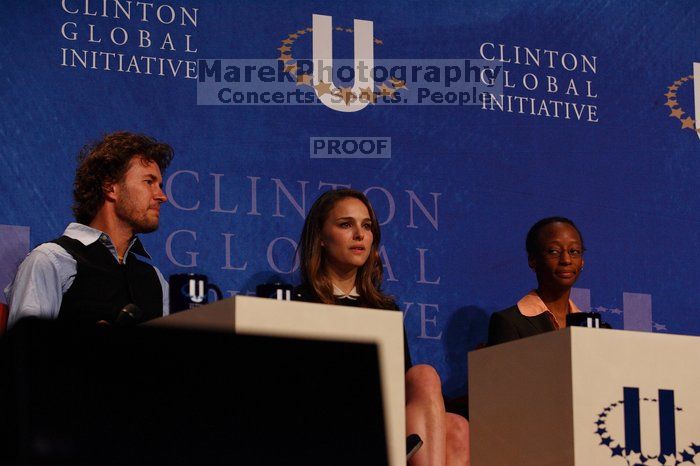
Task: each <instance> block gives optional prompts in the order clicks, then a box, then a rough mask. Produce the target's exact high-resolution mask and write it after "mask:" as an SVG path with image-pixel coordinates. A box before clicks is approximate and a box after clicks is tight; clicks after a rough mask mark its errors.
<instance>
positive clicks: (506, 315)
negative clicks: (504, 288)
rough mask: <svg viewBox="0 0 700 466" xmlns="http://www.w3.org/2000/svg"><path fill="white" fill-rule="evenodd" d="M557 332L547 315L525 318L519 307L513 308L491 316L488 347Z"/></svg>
mask: <svg viewBox="0 0 700 466" xmlns="http://www.w3.org/2000/svg"><path fill="white" fill-rule="evenodd" d="M552 330H556V328H555V327H554V324H552V321H551V320H550V318H549V316H548V315H547V314H545V313H542V314H540V315H537V316H535V317H525V316H524V315H522V314H521V313H520V310H519V309H518V306H512V307H509V308H508V309H504V310H502V311H499V312H494V313H493V314H491V320H490V321H489V339H488V346H493V345H497V344H499V343H506V342H508V341H513V340H518V339H520V338H525V337H531V336H533V335H539V334H541V333H545V332H550V331H552Z"/></svg>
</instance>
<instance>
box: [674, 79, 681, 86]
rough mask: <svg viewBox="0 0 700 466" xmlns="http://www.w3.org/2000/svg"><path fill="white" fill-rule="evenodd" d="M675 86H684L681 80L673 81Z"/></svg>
mask: <svg viewBox="0 0 700 466" xmlns="http://www.w3.org/2000/svg"><path fill="white" fill-rule="evenodd" d="M673 84H675V85H676V86H680V85H681V84H683V81H681V80H680V79H679V80H678V81H673Z"/></svg>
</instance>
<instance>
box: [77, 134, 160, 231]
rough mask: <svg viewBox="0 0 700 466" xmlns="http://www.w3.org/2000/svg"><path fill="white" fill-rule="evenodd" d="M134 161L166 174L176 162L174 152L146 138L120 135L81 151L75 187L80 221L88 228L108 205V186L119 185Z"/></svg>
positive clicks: (97, 142) (91, 144) (140, 135)
mask: <svg viewBox="0 0 700 466" xmlns="http://www.w3.org/2000/svg"><path fill="white" fill-rule="evenodd" d="M134 157H141V158H143V159H144V160H147V161H149V162H155V163H156V164H157V165H158V167H160V169H161V171H165V169H166V168H167V167H168V165H170V161H171V160H172V159H173V148H172V147H170V146H169V145H168V144H165V143H162V142H158V141H156V140H155V139H153V138H152V137H150V136H146V135H145V134H137V133H129V132H126V131H119V132H116V133H111V134H108V135H106V136H105V137H103V138H102V139H100V140H99V141H95V142H93V143H90V144H87V145H85V146H84V147H83V148H82V149H81V150H80V153H79V154H78V169H77V170H76V172H75V182H74V183H73V200H74V203H73V214H74V215H75V219H76V221H78V222H79V223H82V224H84V225H88V224H89V223H90V222H91V221H92V220H93V219H94V218H95V215H97V211H98V210H99V209H100V207H102V204H104V202H105V191H104V189H105V185H106V184H108V183H117V182H119V181H120V180H121V179H122V178H123V176H124V174H125V173H126V170H127V169H128V168H129V162H131V159H132V158H134Z"/></svg>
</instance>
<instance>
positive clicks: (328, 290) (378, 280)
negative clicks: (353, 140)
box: [298, 189, 395, 309]
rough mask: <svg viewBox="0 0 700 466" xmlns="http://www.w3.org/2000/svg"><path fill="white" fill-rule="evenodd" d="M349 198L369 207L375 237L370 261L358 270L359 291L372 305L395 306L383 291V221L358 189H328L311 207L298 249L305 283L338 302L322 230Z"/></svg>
mask: <svg viewBox="0 0 700 466" xmlns="http://www.w3.org/2000/svg"><path fill="white" fill-rule="evenodd" d="M349 197H350V198H355V199H357V200H359V201H361V202H362V203H363V204H364V205H365V207H367V211H368V212H369V216H370V221H371V225H372V227H371V228H372V236H373V240H372V248H371V250H370V253H369V257H368V258H367V262H365V263H364V265H362V267H360V268H359V269H358V271H357V277H356V279H355V286H356V287H357V292H358V293H359V294H360V296H361V297H362V299H363V300H364V301H365V302H366V304H367V305H368V306H369V307H375V308H378V309H392V308H394V307H395V304H394V301H393V299H392V298H391V296H388V295H385V294H384V293H382V291H381V284H382V275H383V268H382V259H381V257H380V256H379V241H380V239H381V232H380V231H379V221H377V216H376V215H375V213H374V209H372V205H371V204H370V203H369V200H368V199H367V196H365V195H364V194H363V193H361V192H360V191H355V190H354V189H338V190H331V191H326V192H325V193H323V194H322V195H321V196H320V197H319V198H318V199H316V202H314V204H313V206H311V210H309V214H308V215H307V216H306V221H305V222H304V229H303V230H302V232H301V239H300V240H299V248H298V249H299V251H298V252H299V258H300V261H301V280H302V285H304V286H306V287H308V288H309V289H310V290H312V291H313V293H314V294H316V295H317V296H318V298H319V299H320V300H321V302H323V303H326V304H333V303H334V298H333V283H331V281H330V280H329V279H328V277H327V276H326V275H325V273H324V262H325V256H324V250H323V247H321V231H322V230H323V224H324V223H326V219H327V218H328V215H329V214H330V212H331V210H333V207H335V205H336V203H337V202H339V201H341V200H343V199H347V198H349Z"/></svg>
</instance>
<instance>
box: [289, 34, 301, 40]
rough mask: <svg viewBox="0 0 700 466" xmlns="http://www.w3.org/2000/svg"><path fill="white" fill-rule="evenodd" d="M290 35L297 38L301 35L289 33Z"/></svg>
mask: <svg viewBox="0 0 700 466" xmlns="http://www.w3.org/2000/svg"><path fill="white" fill-rule="evenodd" d="M289 37H290V38H292V39H296V38H297V37H299V34H289Z"/></svg>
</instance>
